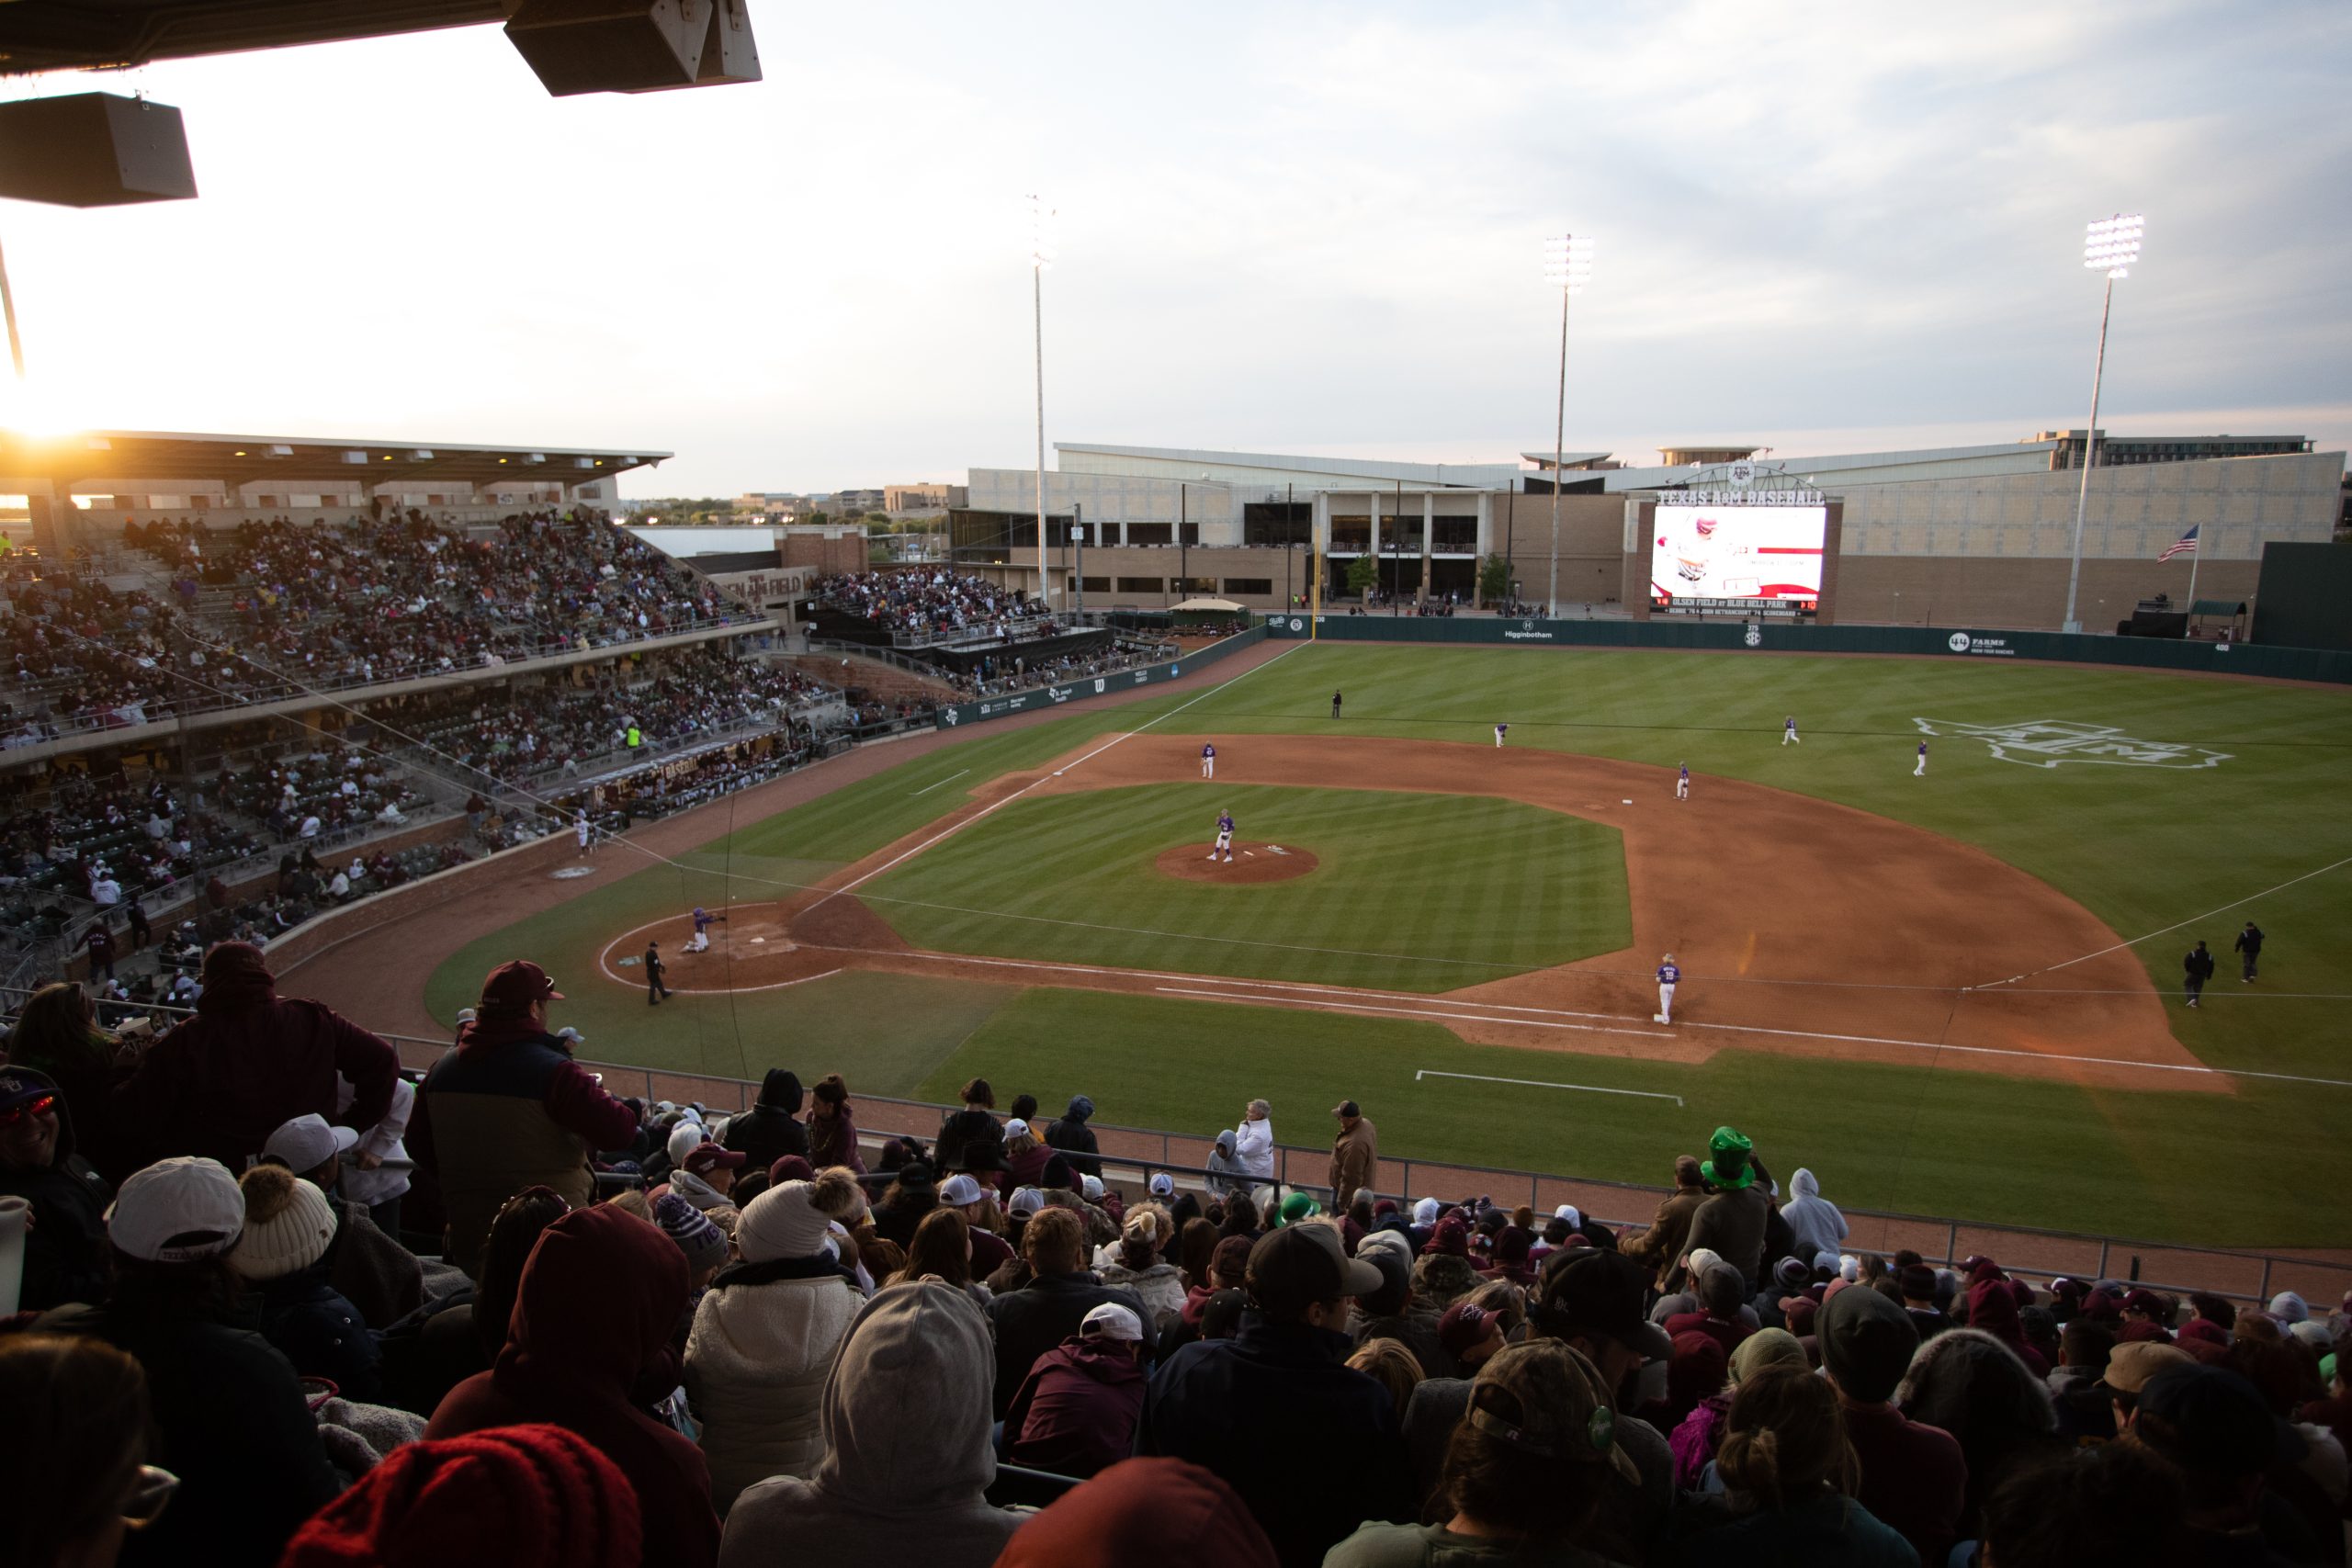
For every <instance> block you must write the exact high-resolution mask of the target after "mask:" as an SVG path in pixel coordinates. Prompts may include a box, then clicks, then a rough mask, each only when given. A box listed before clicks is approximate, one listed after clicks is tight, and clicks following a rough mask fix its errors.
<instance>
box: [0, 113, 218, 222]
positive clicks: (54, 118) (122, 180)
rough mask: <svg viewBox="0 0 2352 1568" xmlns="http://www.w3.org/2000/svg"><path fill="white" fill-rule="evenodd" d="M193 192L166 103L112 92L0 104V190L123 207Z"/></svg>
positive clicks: (21, 196) (181, 132)
mask: <svg viewBox="0 0 2352 1568" xmlns="http://www.w3.org/2000/svg"><path fill="white" fill-rule="evenodd" d="M195 196H196V170H195V168H194V166H193V165H191V164H189V162H188V155H187V130H186V129H185V128H184V127H183V126H182V125H181V123H180V111H179V110H177V109H175V108H173V107H170V106H169V105H167V104H153V103H147V102H144V101H142V100H141V99H137V98H125V97H119V96H116V95H114V94H112V93H75V94H73V95H71V96H66V97H62V98H25V99H20V100H19V101H17V102H16V103H11V104H0V197H16V198H17V200H19V201H46V202H51V203H54V204H56V205H58V206H61V207H122V206H126V205H128V204H130V203H131V202H135V201H187V200H191V199H193V198H194V197H195Z"/></svg>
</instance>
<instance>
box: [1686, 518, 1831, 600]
mask: <svg viewBox="0 0 2352 1568" xmlns="http://www.w3.org/2000/svg"><path fill="white" fill-rule="evenodd" d="M1828 525H1829V509H1828V508H1827V507H1826V506H1770V505H1761V506H1759V505H1752V504H1751V505H1739V506H1691V505H1684V504H1679V503H1668V502H1659V504H1658V506H1657V509H1656V512H1655V513H1654V515H1653V516H1652V518H1651V527H1650V605H1651V608H1652V609H1653V610H1654V611H1657V612H1658V613H1661V614H1669V615H1670V614H1676V613H1680V614H1691V615H1695V614H1714V615H1726V614H1736V613H1740V612H1747V613H1749V614H1756V613H1763V614H1770V613H1773V612H1774V611H1778V612H1780V613H1781V614H1788V613H1791V612H1806V611H1813V610H1815V609H1818V608H1819V606H1820V603H1821V562H1822V544H1823V540H1824V538H1825V536H1826V533H1827V529H1828Z"/></svg>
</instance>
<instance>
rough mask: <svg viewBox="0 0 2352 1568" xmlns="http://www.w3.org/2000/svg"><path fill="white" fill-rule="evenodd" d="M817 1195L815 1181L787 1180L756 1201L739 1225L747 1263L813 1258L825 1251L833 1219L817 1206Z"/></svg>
mask: <svg viewBox="0 0 2352 1568" xmlns="http://www.w3.org/2000/svg"><path fill="white" fill-rule="evenodd" d="M816 1192H817V1188H816V1185H815V1183H813V1182H808V1181H787V1182H786V1183H785V1184H784V1185H783V1186H781V1187H771V1188H769V1189H768V1190H766V1191H764V1192H763V1193H761V1194H760V1195H759V1196H758V1197H756V1198H754V1199H752V1201H751V1203H750V1205H749V1206H748V1207H746V1208H745V1209H744V1211H743V1214H742V1217H741V1219H739V1220H737V1221H736V1222H735V1245H736V1247H738V1248H739V1249H741V1252H742V1254H743V1261H744V1262H746V1263H768V1262H773V1261H774V1260H775V1259H776V1258H813V1257H815V1256H816V1255H817V1254H818V1253H820V1252H821V1251H823V1250H824V1247H825V1237H826V1236H827V1235H829V1234H831V1226H832V1216H831V1214H828V1213H825V1212H824V1211H823V1210H822V1209H820V1208H819V1207H817V1204H816V1201H815V1200H816Z"/></svg>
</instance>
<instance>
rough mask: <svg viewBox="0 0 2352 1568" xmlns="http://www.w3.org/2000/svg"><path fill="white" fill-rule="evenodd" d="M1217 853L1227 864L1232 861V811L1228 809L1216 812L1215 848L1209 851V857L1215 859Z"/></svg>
mask: <svg viewBox="0 0 2352 1568" xmlns="http://www.w3.org/2000/svg"><path fill="white" fill-rule="evenodd" d="M1219 855H1223V856H1224V857H1225V861H1226V863H1227V865H1230V864H1232V863H1233V813H1232V812H1230V811H1220V812H1218V813H1217V814H1216V848H1215V849H1213V850H1211V851H1210V852H1209V859H1211V860H1215V859H1216V858H1217V857H1218V856H1219Z"/></svg>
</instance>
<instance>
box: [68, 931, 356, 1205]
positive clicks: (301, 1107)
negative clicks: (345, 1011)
mask: <svg viewBox="0 0 2352 1568" xmlns="http://www.w3.org/2000/svg"><path fill="white" fill-rule="evenodd" d="M400 1066H401V1064H400V1057H399V1056H398V1055H395V1054H394V1053H393V1051H392V1048H391V1046H390V1045H388V1044H386V1043H384V1042H383V1041H381V1040H379V1039H378V1038H376V1036H374V1035H373V1034H370V1033H368V1032H367V1031H366V1030H364V1029H362V1028H360V1027H359V1026H358V1025H357V1024H355V1023H351V1022H349V1021H345V1019H343V1018H340V1017H338V1016H337V1015H336V1014H334V1013H333V1012H331V1011H329V1010H327V1009H326V1008H324V1007H322V1006H321V1005H320V1004H319V1003H317V1002H308V1001H281V1000H279V999H278V996H277V988H276V984H275V981H274V980H273V978H272V976H271V975H270V973H269V971H268V970H267V969H266V968H264V967H263V966H262V961H261V953H260V952H259V950H257V949H255V948H252V947H248V946H245V945H244V944H243V943H242V942H224V943H222V944H221V945H220V947H217V948H214V949H213V950H212V952H211V953H209V955H208V956H207V957H206V959H205V963H204V994H203V996H201V997H200V998H198V999H197V1004H196V1016H195V1017H194V1018H191V1019H189V1020H187V1021H186V1022H184V1023H182V1024H180V1025H179V1027H177V1028H176V1029H174V1030H173V1031H172V1032H170V1033H169V1034H166V1035H164V1037H163V1038H162V1039H161V1040H158V1041H157V1042H155V1043H154V1045H153V1047H152V1048H150V1049H149V1051H148V1052H147V1054H146V1055H144V1056H142V1057H141V1058H140V1062H139V1069H138V1071H137V1072H136V1073H134V1074H133V1075H132V1076H131V1077H130V1080H129V1081H128V1082H126V1083H124V1084H123V1085H122V1086H121V1087H120V1088H119V1089H117V1090H116V1091H115V1105H114V1109H115V1118H116V1135H117V1136H118V1138H119V1139H120V1140H121V1142H122V1143H123V1145H124V1146H125V1150H126V1161H127V1163H129V1164H130V1165H132V1166H134V1167H135V1166H141V1165H146V1164H148V1163H150V1162H152V1161H154V1160H157V1159H161V1158H164V1157H165V1156H170V1155H200V1156H204V1157H206V1158H209V1159H217V1160H219V1161H220V1163H221V1164H222V1165H224V1166H227V1167H228V1168H230V1169H231V1170H243V1169H244V1168H245V1162H246V1161H247V1160H248V1159H250V1158H252V1157H253V1156H254V1155H257V1154H259V1153H261V1151H262V1145H265V1144H266V1143H267V1142H268V1141H269V1135H270V1134H272V1133H274V1132H276V1131H277V1129H278V1128H280V1127H282V1126H284V1125H285V1124H286V1123H287V1122H291V1121H292V1120H293V1119H294V1118H295V1117H297V1116H301V1115H305V1114H308V1113H310V1112H313V1111H315V1112H317V1113H318V1114H319V1115H321V1116H323V1117H324V1118H326V1119H327V1121H329V1122H334V1123H335V1124H336V1125H338V1126H344V1127H356V1128H358V1129H360V1130H362V1131H365V1130H366V1129H368V1128H369V1127H373V1126H374V1125H375V1124H376V1123H377V1122H381V1121H382V1120H383V1119H384V1113H385V1112H386V1111H390V1109H391V1107H392V1080H393V1078H395V1077H399V1075H400ZM338 1073H340V1074H341V1075H342V1076H343V1077H345V1078H347V1079H349V1080H350V1083H351V1086H352V1089H353V1090H354V1094H353V1098H352V1101H351V1107H350V1109H349V1110H347V1111H341V1112H338V1111H337V1110H336V1102H337V1100H338V1098H339V1095H338V1086H337V1085H336V1083H335V1075H336V1074H338Z"/></svg>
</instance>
